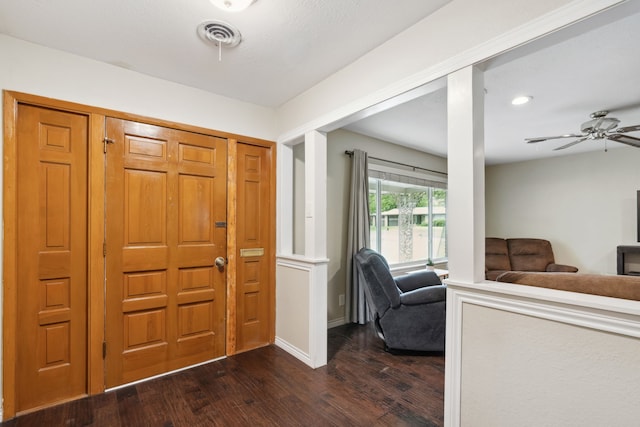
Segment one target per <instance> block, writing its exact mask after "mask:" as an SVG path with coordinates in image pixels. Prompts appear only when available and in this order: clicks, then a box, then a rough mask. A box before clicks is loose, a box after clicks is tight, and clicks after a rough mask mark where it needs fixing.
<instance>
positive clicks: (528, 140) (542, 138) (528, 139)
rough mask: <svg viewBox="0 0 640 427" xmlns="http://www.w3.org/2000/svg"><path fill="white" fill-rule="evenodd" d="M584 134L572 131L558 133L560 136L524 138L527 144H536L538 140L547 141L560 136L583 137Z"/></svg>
mask: <svg viewBox="0 0 640 427" xmlns="http://www.w3.org/2000/svg"><path fill="white" fill-rule="evenodd" d="M583 136H584V135H582V134H575V133H571V134H566V135H558V136H539V137H537V138H525V139H524V140H525V141H526V143H527V144H534V143H536V142H542V141H547V140H549V139H560V138H581V137H583Z"/></svg>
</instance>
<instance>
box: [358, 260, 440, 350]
mask: <svg viewBox="0 0 640 427" xmlns="http://www.w3.org/2000/svg"><path fill="white" fill-rule="evenodd" d="M355 264H356V268H357V269H358V271H359V274H360V275H361V278H362V279H363V282H364V284H365V286H364V288H365V295H366V298H367V304H368V305H369V308H370V310H371V314H372V317H373V322H374V325H373V326H374V327H375V330H376V332H377V333H378V336H379V337H380V338H382V339H383V340H384V342H385V348H386V349H387V350H389V349H391V350H393V349H397V350H418V351H444V336H445V311H446V287H445V286H444V285H443V284H442V282H441V281H440V279H439V278H438V276H437V275H436V274H435V273H434V272H433V271H427V270H425V271H421V272H418V273H412V274H407V275H405V276H400V277H397V278H395V279H394V277H392V276H391V272H390V271H389V265H388V264H387V261H386V260H385V259H384V257H383V256H382V255H380V254H379V253H378V252H376V251H374V250H372V249H367V248H364V249H361V250H360V251H359V252H358V253H357V254H356V256H355Z"/></svg>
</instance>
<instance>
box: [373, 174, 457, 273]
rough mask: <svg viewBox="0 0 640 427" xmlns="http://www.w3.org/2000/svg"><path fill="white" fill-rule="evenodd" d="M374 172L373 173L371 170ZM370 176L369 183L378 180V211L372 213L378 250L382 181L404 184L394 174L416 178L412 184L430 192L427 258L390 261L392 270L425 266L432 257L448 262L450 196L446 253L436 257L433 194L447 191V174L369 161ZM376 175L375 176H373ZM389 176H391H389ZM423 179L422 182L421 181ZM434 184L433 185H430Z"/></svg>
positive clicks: (379, 242) (380, 235) (434, 260)
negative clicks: (440, 190) (436, 173)
mask: <svg viewBox="0 0 640 427" xmlns="http://www.w3.org/2000/svg"><path fill="white" fill-rule="evenodd" d="M372 171H373V172H374V173H371V172H372ZM368 172H369V174H368V175H369V176H368V180H369V183H370V182H371V181H372V180H375V181H376V185H375V200H376V212H375V214H370V216H371V217H373V216H375V224H376V228H375V243H376V247H373V245H372V249H375V250H377V251H378V252H380V251H381V244H382V227H381V226H380V225H381V224H382V209H381V208H382V206H381V205H382V197H381V196H382V183H383V182H384V181H386V182H390V183H397V184H400V185H402V184H403V182H400V181H397V180H395V181H394V180H393V179H391V178H392V177H393V176H398V177H403V178H407V179H409V180H411V179H412V178H413V179H414V180H416V181H417V182H418V183H417V184H411V185H416V186H420V187H423V188H425V189H426V190H427V192H428V200H429V202H428V205H427V207H428V211H427V216H428V220H427V234H428V236H427V258H425V259H422V258H420V259H415V260H412V261H407V262H396V263H391V262H390V263H389V267H390V268H391V270H392V271H393V270H403V269H407V268H412V267H416V266H423V265H425V264H426V263H427V260H428V259H431V260H432V261H433V263H434V264H442V263H446V262H448V247H447V245H446V241H447V237H446V234H447V233H446V230H447V221H446V218H447V201H448V197H445V225H444V233H445V237H444V238H445V255H444V257H440V258H434V257H433V256H434V241H433V236H434V233H433V219H434V218H433V215H434V213H433V208H434V206H433V200H434V198H433V195H434V190H435V189H439V188H440V189H443V190H445V191H447V178H446V176H437V175H435V174H429V173H421V172H418V171H416V170H415V168H414V170H404V169H400V168H395V167H388V166H384V165H380V164H376V163H372V162H369V171H368ZM371 175H374V176H371ZM387 176H388V177H389V178H387ZM420 181H422V182H420ZM429 184H432V185H429ZM369 194H372V191H371V188H370V189H369ZM369 229H370V230H371V224H369ZM371 240H373V239H371Z"/></svg>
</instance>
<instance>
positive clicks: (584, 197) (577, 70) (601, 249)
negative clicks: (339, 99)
mask: <svg viewBox="0 0 640 427" xmlns="http://www.w3.org/2000/svg"><path fill="white" fill-rule="evenodd" d="M617 9H618V10H615V9H613V10H609V11H607V12H604V13H602V14H600V15H596V16H594V17H592V18H591V19H588V20H585V21H583V22H581V23H579V24H575V26H573V28H570V29H568V30H566V31H564V32H562V31H560V32H558V33H554V34H552V35H549V36H547V37H545V38H542V39H540V40H538V41H537V42H533V43H531V44H530V45H526V46H523V47H521V48H519V49H514V50H513V51H511V52H507V53H505V54H504V55H501V56H499V57H496V58H493V59H491V60H488V61H486V62H485V63H484V64H481V65H480V66H479V68H481V69H482V70H483V72H484V82H485V86H484V88H485V98H484V103H485V106H484V112H485V117H484V129H485V136H484V141H485V145H484V154H485V158H486V162H485V166H484V170H483V172H484V180H485V181H484V195H483V199H484V216H483V219H484V224H485V230H484V231H485V236H486V237H498V238H514V237H527V238H540V239H546V240H548V241H549V242H551V244H552V246H553V252H554V254H555V260H556V262H557V263H561V264H567V265H572V266H576V267H577V268H578V272H579V274H589V275H591V274H596V275H605V276H614V275H616V274H617V271H616V263H617V251H616V248H617V247H618V246H619V245H638V244H639V243H638V241H637V236H638V234H637V233H638V231H637V220H638V214H639V212H638V211H637V191H638V190H639V189H640V169H638V167H637V165H638V162H639V161H640V149H639V148H637V147H635V146H633V145H627V144H621V143H619V142H618V141H615V140H610V139H607V138H587V139H585V140H583V141H580V142H579V143H577V144H575V145H572V146H570V147H566V148H562V146H564V145H566V144H567V143H571V142H573V141H576V140H579V139H582V135H581V134H580V133H581V126H583V125H582V124H583V123H585V122H588V121H589V120H591V118H590V114H592V113H595V112H598V111H602V110H607V111H609V114H608V115H607V116H606V117H608V118H616V119H618V120H620V124H619V126H618V127H624V126H630V127H632V128H635V127H636V125H638V124H639V123H640V101H639V99H640V94H639V93H638V91H637V87H639V85H638V82H637V80H636V79H637V78H638V70H640V63H638V58H637V57H636V56H634V55H628V52H629V51H630V50H629V49H632V48H631V47H630V46H629V45H628V42H629V41H631V40H637V37H638V34H637V31H638V28H639V27H640V26H639V25H638V21H639V20H640V15H639V14H638V5H637V4H633V3H632V4H629V3H627V4H625V5H623V6H619V8H617ZM594 55H595V56H596V57H597V58H598V60H597V61H593V58H594ZM631 57H633V58H631ZM594 62H596V63H594ZM425 91H426V92H428V93H427V94H426V95H425V94H423V95H420V96H416V97H415V98H413V99H410V100H404V101H403V102H402V103H399V104H398V105H397V106H396V107H395V108H392V109H389V110H385V111H384V112H382V113H379V114H375V115H371V116H367V117H364V118H361V119H360V120H358V121H357V122H354V123H351V124H349V125H347V126H345V127H343V128H341V129H337V130H334V131H332V132H329V133H328V135H327V163H328V188H329V189H330V194H332V209H331V213H330V214H329V215H330V224H331V227H332V230H334V231H335V234H333V233H332V234H330V235H329V237H328V239H329V246H328V247H329V258H330V260H331V261H330V262H329V280H328V283H329V289H328V317H329V323H330V325H331V324H332V322H334V323H333V324H340V322H343V321H345V320H344V319H343V317H342V316H344V308H343V307H342V306H341V305H340V304H339V301H340V295H342V294H343V293H344V292H345V287H344V280H345V279H344V271H343V269H344V261H342V259H343V257H342V256H341V255H342V251H343V250H344V249H343V248H344V244H342V243H343V242H342V240H343V239H344V234H345V230H346V226H345V218H346V216H347V213H346V204H347V202H346V200H347V191H346V188H347V186H348V181H349V176H348V167H349V158H348V157H347V156H345V154H344V152H345V151H349V150H353V149H363V150H366V151H367V152H368V153H369V155H370V156H372V157H378V158H383V159H390V160H392V161H394V162H399V163H406V164H409V165H416V166H419V167H423V168H426V169H430V170H437V171H442V172H447V167H448V157H449V154H450V153H449V152H448V150H451V148H447V146H446V141H447V82H446V81H439V82H432V83H431V86H430V87H429V88H426V89H425ZM516 94H519V95H527V96H529V97H530V99H529V101H530V102H529V103H528V104H525V105H520V106H512V105H508V106H507V104H508V103H509V101H511V98H512V97H513V96H514V95H516ZM498 104H504V106H502V105H498ZM420 106H422V109H421V110H420V109H417V108H416V107H420ZM416 111H418V113H416ZM406 118H410V119H411V120H409V122H408V124H406V123H407V121H406V120H401V121H399V120H400V119H406ZM596 118H597V117H596ZM390 123H393V124H390ZM397 123H402V125H401V126H398V124H397ZM405 124H406V125H405ZM418 125H422V130H421V131H419V132H418V134H419V135H420V138H422V141H421V140H420V139H414V140H409V142H407V140H405V141H402V140H401V137H400V136H399V135H400V134H401V133H402V132H400V131H398V128H399V127H402V126H405V127H413V128H416V127H418ZM618 127H616V128H618ZM614 130H615V129H614ZM614 130H612V132H613V131H614ZM634 132H635V131H634ZM567 134H572V135H575V136H574V137H573V138H566V137H565V135H567ZM425 135H428V136H425ZM551 136H558V138H557V139H556V138H551ZM585 136H587V135H585ZM630 136H632V137H636V138H637V137H638V134H637V133H630ZM537 137H549V138H548V139H545V140H544V141H539V142H532V143H529V144H527V143H526V142H525V138H537ZM420 144H423V145H428V146H429V150H425V149H424V148H421V145H420ZM558 148H559V149H558ZM425 151H428V153H425ZM303 157H304V156H303V155H302V156H300V158H303ZM381 163H384V162H381ZM449 224H450V221H449V220H447V225H449ZM482 243H483V244H484V241H483V242H482ZM631 264H632V265H633V264H637V259H635V258H632V259H631ZM443 267H449V266H448V265H447V264H444V265H443ZM453 271H454V272H453V282H449V281H446V282H447V283H454V282H455V281H456V279H455V268H454V270H453ZM487 286H492V285H487ZM465 290H466V289H465ZM474 290H475V289H474ZM543 294H544V293H543ZM563 295H564V294H563ZM547 297H549V295H547V294H544V295H543V296H541V295H537V298H547ZM585 300H588V302H585V301H583V296H582V295H578V296H576V295H575V293H569V294H568V296H566V295H565V297H564V300H562V303H560V300H556V302H555V303H556V304H559V305H560V306H561V307H562V309H563V310H571V309H573V308H574V307H573V306H572V305H571V304H572V303H573V302H576V301H580V302H581V303H582V302H585V304H586V305H588V306H589V309H588V310H594V307H595V306H598V304H601V302H599V301H597V300H591V299H589V298H585ZM571 301H573V302H571ZM492 303H493V302H492ZM459 304H460V311H457V312H456V313H457V315H461V311H462V307H463V306H465V305H464V304H463V303H461V302H460V303H459ZM636 304H637V303H636V302H635V301H626V300H625V301H623V302H622V303H621V306H623V307H624V308H620V307H618V308H616V309H615V310H618V309H619V310H620V311H621V312H624V313H625V316H629V315H631V313H636V315H637V308H632V307H634V305H636ZM480 305H481V304H480ZM601 307H603V306H602V305H601ZM556 308H557V307H556ZM465 310H467V311H466V313H467V314H466V316H467V319H476V320H477V321H478V322H482V323H481V324H482V325H484V326H487V327H488V329H487V330H484V331H482V330H480V329H481V328H480V327H477V328H473V329H469V326H468V325H467V324H466V323H465V324H464V325H463V326H461V329H460V331H458V332H459V333H460V334H461V335H453V336H452V337H453V338H455V339H457V340H458V341H457V345H461V343H462V342H463V341H462V340H463V339H464V334H463V331H464V332H465V333H466V334H467V336H468V337H472V336H473V334H478V335H477V336H475V339H476V340H474V341H472V342H469V344H468V345H469V346H472V345H473V346H475V345H479V344H478V343H479V342H480V341H481V340H482V339H485V340H486V341H485V344H483V345H481V347H480V348H481V349H482V351H484V350H485V349H488V348H489V347H490V345H488V343H494V344H495V341H496V340H498V341H500V340H501V336H502V334H504V337H512V333H516V334H517V332H514V331H517V330H519V331H520V333H522V331H529V330H530V329H533V330H535V329H536V328H540V329H539V330H540V331H543V330H544V331H546V333H549V332H552V333H554V334H556V333H558V336H562V337H564V338H562V339H567V341H566V342H571V343H574V341H572V340H573V338H575V337H576V336H580V340H582V339H586V340H590V339H593V342H594V343H596V342H597V343H602V344H605V341H606V340H605V341H603V340H602V339H601V338H602V337H601V336H599V335H593V336H590V335H589V334H586V335H584V336H581V335H580V334H581V332H580V328H581V327H584V323H582V324H581V325H582V326H576V324H575V323H571V322H570V321H568V320H567V319H563V320H562V321H561V322H560V323H561V324H563V325H567V324H571V325H572V327H571V328H568V329H566V330H562V331H559V330H554V328H555V327H556V326H557V325H553V326H550V325H551V324H547V323H545V322H547V321H548V320H549V319H545V322H543V323H544V325H542V326H541V325H537V324H535V323H527V322H526V321H523V322H520V320H522V319H521V318H519V317H517V316H516V317H515V318H513V317H509V316H507V317H500V316H494V315H495V313H494V312H484V311H479V310H477V309H476V307H474V308H471V306H470V305H467V306H465ZM588 310H587V311H588ZM615 310H614V311H615ZM452 311H456V310H455V309H454V310H452ZM519 314H523V313H519ZM529 314H530V313H529ZM585 316H586V315H585ZM533 317H534V318H535V317H536V316H533ZM587 317H588V316H587ZM614 317H615V316H614ZM539 318H540V319H542V318H543V317H539ZM612 318H613V317H612ZM449 320H452V321H453V320H455V322H459V323H460V324H462V317H460V318H455V317H450V318H449ZM592 320H593V319H591V320H590V321H589V322H591V321H592ZM510 321H514V322H515V323H514V325H516V323H517V324H518V326H517V327H516V326H514V328H511V329H509V330H508V331H504V330H503V329H502V328H503V327H504V325H506V324H508V323H509V322H510ZM519 322H520V323H519ZM563 322H564V323H563ZM596 323H597V321H596ZM479 324H480V323H479ZM589 325H590V326H589V327H593V323H589ZM548 326H550V328H549V329H545V328H547V327H548ZM563 327H564V326H563ZM563 327H560V328H559V329H562V328H563ZM464 328H467V329H464ZM593 328H594V329H593V331H595V330H599V329H598V328H599V327H593ZM489 330H492V331H494V332H493V333H492V334H491V333H487V331H489ZM605 330H606V331H608V332H607V333H610V332H611V329H606V328H605ZM628 331H629V329H627V330H626V332H625V333H624V334H622V335H621V336H620V337H617V338H620V340H619V341H616V340H613V341H606V345H609V346H613V347H615V348H616V349H619V350H620V354H621V355H620V360H621V362H622V363H621V364H620V366H621V367H620V370H616V369H613V370H608V371H607V372H608V375H610V377H609V378H619V377H620V375H621V374H620V373H621V372H624V370H625V369H627V368H628V367H629V365H628V363H629V358H628V355H629V354H630V353H628V351H629V349H630V348H631V349H633V348H637V346H638V344H637V341H635V342H634V341H633V340H631V341H629V340H627V338H628ZM633 334H635V332H633ZM605 335H606V334H605ZM567 337H569V338H567ZM621 337H624V338H621ZM540 339H543V338H540ZM555 339H556V338H552V340H555ZM514 342H515V341H514ZM587 347H589V345H587ZM500 348H502V347H500ZM523 348H528V347H526V346H523ZM576 348H579V346H577V344H576ZM580 348H583V349H584V347H580ZM494 350H495V348H494ZM575 351H577V350H575ZM575 351H574V350H571V351H570V350H569V349H566V348H563V346H562V345H561V344H559V345H558V347H557V348H555V349H550V348H548V347H544V346H543V347H541V348H540V349H538V350H537V352H536V353H535V354H539V353H538V352H542V353H548V354H554V355H555V356H556V357H573V356H574V355H575ZM493 353H494V351H489V350H487V353H486V357H487V358H488V357H489V354H493ZM587 353H588V356H587V357H586V358H587V359H590V358H592V357H595V356H594V354H593V352H592V350H588V351H587ZM480 354H482V352H481V351H479V352H478V356H479V357H481V356H480ZM450 355H451V359H455V357H456V356H460V359H456V360H457V362H455V361H453V360H451V361H448V363H460V364H462V365H463V366H465V367H467V369H470V368H473V369H476V370H478V371H482V370H483V369H487V367H488V366H489V365H491V362H490V361H489V360H488V359H486V360H482V362H481V363H477V364H473V363H471V362H469V360H466V359H464V357H462V355H460V354H457V355H454V353H447V356H448V357H449V356H450ZM517 355H518V357H521V356H522V354H521V353H517ZM511 356H514V354H512V353H509V357H511ZM482 357H484V356H482ZM529 359H530V356H528V357H526V358H525V360H529ZM551 359H552V357H549V358H545V359H544V360H545V362H544V363H550V364H553V361H552V360H551ZM500 360H503V359H502V358H500ZM574 360H575V361H576V363H577V364H581V363H583V360H580V361H578V359H574ZM589 363H590V362H588V361H587V362H586V364H587V365H589ZM448 366H450V365H448ZM505 366H506V365H505ZM581 366H582V367H583V368H584V367H585V366H584V365H581ZM624 367H626V368H624ZM496 369H498V368H496ZM509 369H512V370H511V371H509V372H510V373H511V374H512V375H514V378H521V374H522V371H523V370H524V369H526V368H525V366H524V365H523V364H521V363H514V364H513V365H510V366H509ZM541 369H542V371H543V372H544V373H548V372H547V371H546V367H542V368H541ZM606 369H608V367H607V368H606ZM491 372H492V373H495V372H494V371H493V370H491ZM514 372H515V373H514ZM589 372H591V370H590V368H589ZM459 373H460V372H458V374H459ZM502 375H506V374H503V373H500V374H496V378H502ZM598 378H599V379H600V380H602V381H603V382H604V383H605V384H608V383H609V381H610V380H609V379H607V378H603V377H602V376H598ZM546 379H547V377H545V380H546ZM565 379H566V378H565ZM458 380H459V378H458ZM485 380H486V378H482V380H480V382H479V383H478V384H479V387H478V388H477V389H476V391H478V390H480V389H482V388H483V387H485V386H486V384H484V383H482V381H485ZM530 380H531V377H530V376H528V377H527V381H530ZM571 381H574V383H572V384H570V385H569V386H560V385H559V384H557V383H554V384H555V385H556V386H558V387H559V388H562V389H565V391H567V393H574V392H576V390H577V388H579V387H580V386H579V385H578V383H577V382H575V381H576V378H571V379H570V382H571ZM587 383H588V382H587ZM625 383H626V384H628V382H627V381H625ZM492 384H494V385H499V383H492ZM549 384H551V382H550V383H549ZM600 384H602V383H600ZM583 385H584V384H583ZM591 385H592V384H590V383H589V386H588V387H586V389H589V390H593V389H592V388H590V387H591ZM536 387H537V386H536ZM510 390H511V391H512V392H516V393H517V391H518V390H519V389H518V388H517V387H514V388H511V389H510ZM618 391H619V389H618V388H617V387H613V388H612V389H611V390H610V393H611V396H618V397H619V393H618ZM536 392H538V393H541V392H542V389H541V388H536ZM577 395H581V394H580V393H576V396H577ZM447 397H451V398H452V399H453V400H456V399H461V397H460V395H447ZM556 397H557V396H556ZM472 398H473V397H472V396H471V394H469V393H467V394H465V395H464V396H463V397H462V401H463V402H464V401H465V399H472ZM557 398H558V399H559V400H558V401H566V400H563V398H560V397H557ZM500 399H504V400H501V402H502V403H506V402H511V401H510V400H509V398H508V396H504V395H501V396H500ZM612 399H613V398H612V397H609V398H607V399H606V400H607V401H610V400H612ZM498 400H499V399H497V398H496V401H498ZM541 400H545V401H547V400H546V399H541ZM483 402H485V403H486V401H484V400H483ZM547 403H548V402H547ZM626 403H628V402H626ZM624 404H625V400H624V399H621V400H619V405H620V406H624ZM492 408H493V409H496V407H492ZM458 409H460V408H458ZM474 409H476V410H478V411H480V412H482V408H480V409H478V407H475V408H474ZM496 411H497V410H496ZM551 412H553V411H551ZM465 414H466V416H469V414H471V412H465ZM564 415H566V414H564ZM567 417H568V416H567ZM568 419H570V418H567V420H568ZM494 421H495V420H494ZM494 425H499V424H494Z"/></svg>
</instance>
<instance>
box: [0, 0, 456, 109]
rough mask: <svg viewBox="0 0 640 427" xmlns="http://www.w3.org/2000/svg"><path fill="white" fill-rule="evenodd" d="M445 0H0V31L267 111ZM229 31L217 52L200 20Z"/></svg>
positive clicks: (434, 8)
mask: <svg viewBox="0 0 640 427" xmlns="http://www.w3.org/2000/svg"><path fill="white" fill-rule="evenodd" d="M449 1H450V0H402V7H398V5H397V3H396V2H394V1H388V0H257V1H256V2H255V3H254V4H253V5H251V6H250V7H249V8H248V9H246V10H245V11H243V12H236V13H233V12H225V11H222V10H220V9H218V8H216V7H215V6H213V5H212V4H211V3H210V2H209V0H90V1H87V0H56V1H51V0H2V1H0V33H4V34H7V35H10V36H13V37H15V38H18V39H22V40H26V41H30V42H33V43H36V44H40V45H43V46H48V47H51V48H55V49H59V50H63V51H67V52H71V53H75V54H78V55H81V56H84V57H88V58H92V59H95V60H98V61H102V62H107V63H110V64H114V65H117V66H120V67H124V68H128V69H131V70H135V71H138V72H140V73H143V74H148V75H151V76H154V77H159V78H161V79H164V80H169V81H173V82H177V83H182V84H185V85H187V86H192V87H196V88H200V89H203V90H205V91H209V92H213V93H216V94H219V95H223V96H227V97H230V98H235V99H239V100H242V101H247V102H250V103H252V104H257V105H262V106H267V107H277V106H280V105H282V104H283V103H285V102H286V101H288V100H289V99H291V98H293V97H295V96H296V95H299V94H300V93H302V92H304V91H305V90H307V89H309V88H310V87H312V86H314V85H315V84H316V83H318V82H320V81H321V80H323V79H325V78H326V77H328V76H329V75H331V74H333V73H334V72H336V71H338V70H339V69H341V68H343V67H345V66H346V65H348V64H350V63H351V62H353V61H355V60H356V59H357V58H359V57H361V56H362V55H364V54H365V53H367V52H368V51H370V50H372V49H373V48H375V47H377V46H379V45H380V44H382V43H383V42H385V41H387V40H388V39H390V38H392V37H393V36H395V35H396V34H398V33H400V32H402V31H404V30H405V29H407V28H408V27H410V26H411V25H413V24H415V23H416V22H418V21H420V20H422V19H423V18H425V17H426V16H428V15H429V14H431V13H432V12H434V11H435V10H437V9H438V8H440V7H441V6H442V5H444V4H446V3H448V2H449ZM210 20H222V21H224V22H226V23H228V24H231V25H232V26H234V27H236V28H237V29H238V30H239V31H240V33H241V34H242V42H241V43H240V44H239V45H238V46H236V47H233V48H228V49H225V48H223V49H222V60H221V61H219V60H218V48H217V47H216V45H215V44H213V43H211V42H205V41H204V40H202V39H201V38H199V36H198V35H197V27H198V25H199V24H200V23H202V22H203V21H210Z"/></svg>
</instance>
